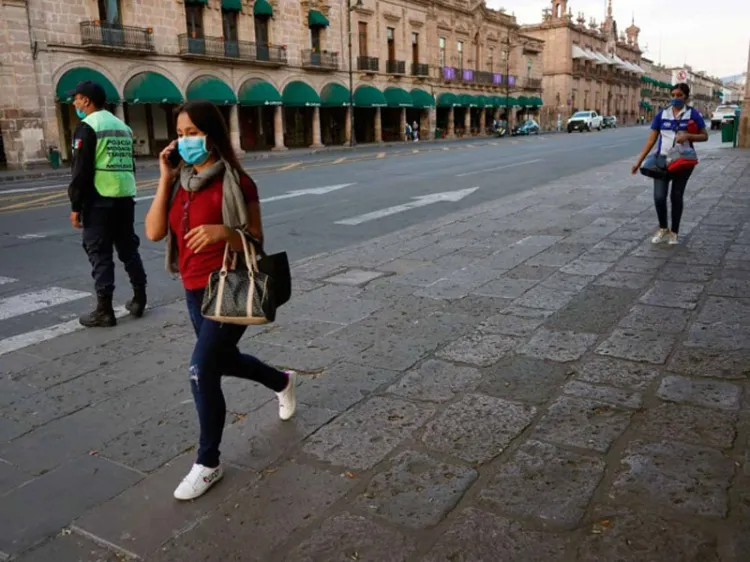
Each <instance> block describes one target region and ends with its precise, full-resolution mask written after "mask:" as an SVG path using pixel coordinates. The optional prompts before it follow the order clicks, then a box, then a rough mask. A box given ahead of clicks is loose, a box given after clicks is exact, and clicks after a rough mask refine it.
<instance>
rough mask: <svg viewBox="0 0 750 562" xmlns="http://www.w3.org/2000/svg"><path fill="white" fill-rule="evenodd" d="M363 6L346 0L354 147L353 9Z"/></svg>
mask: <svg viewBox="0 0 750 562" xmlns="http://www.w3.org/2000/svg"><path fill="white" fill-rule="evenodd" d="M361 7H362V0H357V3H356V4H355V5H354V6H352V0H346V8H347V14H346V15H347V16H348V19H349V146H350V147H352V148H353V147H354V67H353V65H352V10H356V9H358V8H361Z"/></svg>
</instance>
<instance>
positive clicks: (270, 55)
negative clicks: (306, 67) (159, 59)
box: [178, 33, 287, 66]
mask: <svg viewBox="0 0 750 562" xmlns="http://www.w3.org/2000/svg"><path fill="white" fill-rule="evenodd" d="M178 39H179V43H180V56H181V57H183V58H186V59H203V60H215V61H220V62H221V61H231V62H232V63H243V62H244V63H249V64H259V65H263V66H282V65H284V64H286V63H287V53H286V47H282V46H280V45H259V44H257V43H253V42H250V41H225V40H224V38H223V37H190V36H188V35H187V34H185V33H183V34H182V35H179V36H178Z"/></svg>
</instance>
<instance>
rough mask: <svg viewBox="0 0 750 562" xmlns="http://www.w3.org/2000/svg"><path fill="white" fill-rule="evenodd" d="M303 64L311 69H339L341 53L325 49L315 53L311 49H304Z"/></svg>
mask: <svg viewBox="0 0 750 562" xmlns="http://www.w3.org/2000/svg"><path fill="white" fill-rule="evenodd" d="M302 66H303V67H305V68H307V69H311V70H338V69H339V54H338V53H329V52H327V51H323V52H322V53H315V52H313V51H312V50H311V49H304V50H303V51H302Z"/></svg>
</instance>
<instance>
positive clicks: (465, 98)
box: [458, 94, 477, 107]
mask: <svg viewBox="0 0 750 562" xmlns="http://www.w3.org/2000/svg"><path fill="white" fill-rule="evenodd" d="M458 103H459V105H460V107H476V106H477V100H476V98H475V97H474V96H472V95H471V94H461V95H460V96H458Z"/></svg>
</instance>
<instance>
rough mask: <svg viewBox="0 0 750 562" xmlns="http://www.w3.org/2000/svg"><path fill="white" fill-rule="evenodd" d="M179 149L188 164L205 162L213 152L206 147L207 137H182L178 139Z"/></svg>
mask: <svg viewBox="0 0 750 562" xmlns="http://www.w3.org/2000/svg"><path fill="white" fill-rule="evenodd" d="M177 150H179V151H180V156H181V157H182V159H183V160H184V161H185V163H186V164H190V165H195V164H203V162H205V161H206V160H208V157H209V156H211V153H210V152H209V151H208V149H207V148H206V137H203V136H196V137H182V138H181V139H179V140H178V141H177Z"/></svg>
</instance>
